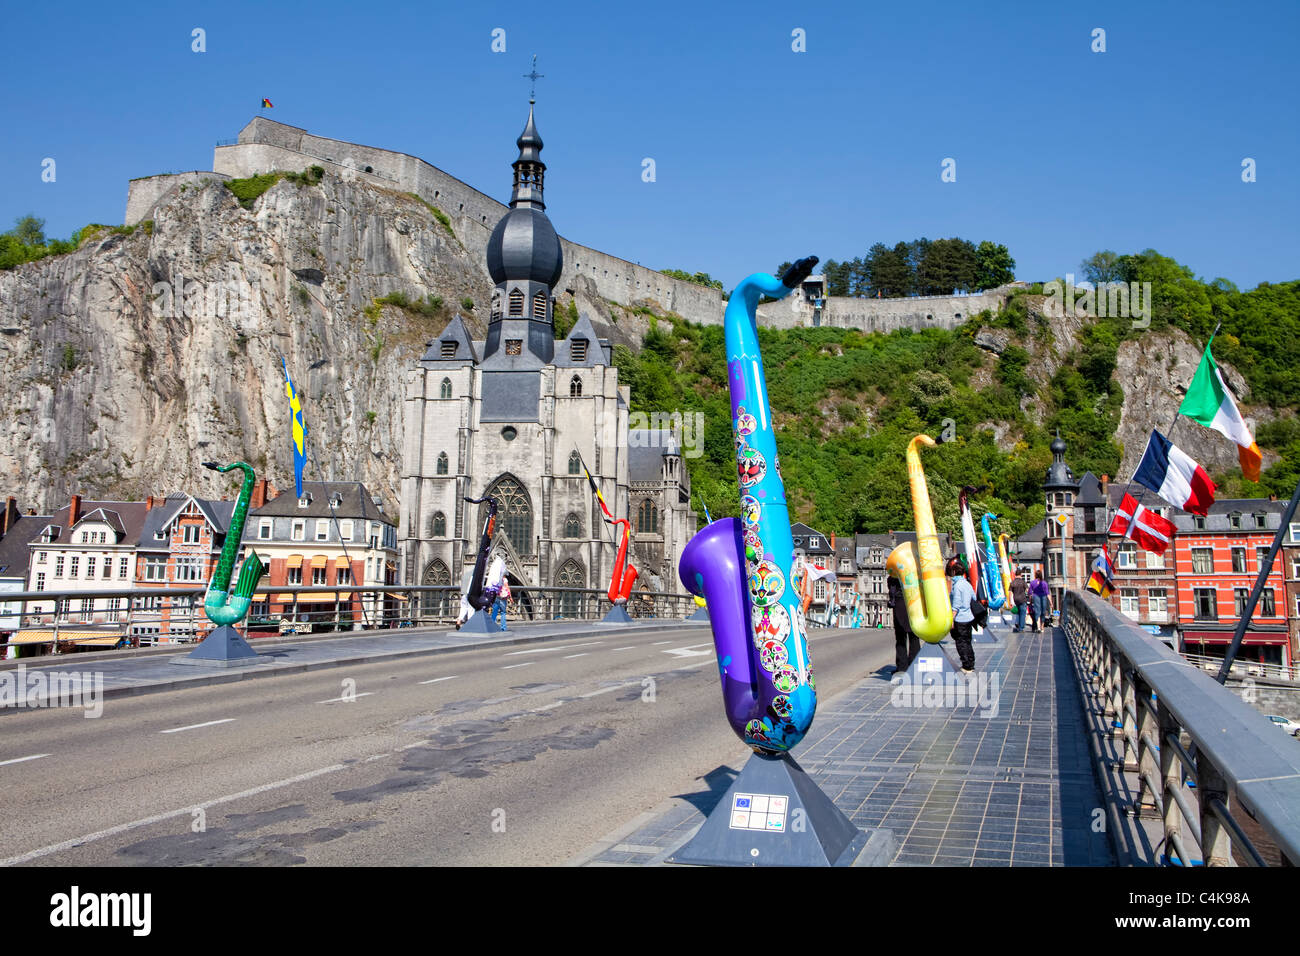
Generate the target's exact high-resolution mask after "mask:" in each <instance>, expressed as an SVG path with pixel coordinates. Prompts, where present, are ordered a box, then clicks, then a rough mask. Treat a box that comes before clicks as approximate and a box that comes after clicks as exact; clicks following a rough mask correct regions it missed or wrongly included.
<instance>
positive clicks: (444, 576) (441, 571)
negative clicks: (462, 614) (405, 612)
mask: <svg viewBox="0 0 1300 956" xmlns="http://www.w3.org/2000/svg"><path fill="white" fill-rule="evenodd" d="M421 583H423V584H425V585H428V586H430V587H444V588H445V587H450V586H451V572H450V571H449V570H447V565H445V564H443V563H442V562H441V561H440V560H438V559H437V558H435V559H434V560H432V561H430V562H429V564H428V566H427V567H426V568H425V569H424V579H423V581H422V582H421ZM420 607H421V610H422V611H423V612H424V616H426V617H447V616H449V615H450V613H451V608H452V594H451V592H450V591H421V592H420Z"/></svg>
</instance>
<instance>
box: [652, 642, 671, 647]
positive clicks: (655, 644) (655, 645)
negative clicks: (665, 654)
mask: <svg viewBox="0 0 1300 956" xmlns="http://www.w3.org/2000/svg"><path fill="white" fill-rule="evenodd" d="M671 643H672V641H655V642H654V643H653V644H651V645H650V646H651V647H658V646H659V645H660V644H671Z"/></svg>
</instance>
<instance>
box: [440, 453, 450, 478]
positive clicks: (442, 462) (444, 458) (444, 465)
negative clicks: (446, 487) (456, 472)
mask: <svg viewBox="0 0 1300 956" xmlns="http://www.w3.org/2000/svg"><path fill="white" fill-rule="evenodd" d="M449 464H450V462H449V461H448V460H447V453H446V452H445V451H444V452H439V453H438V474H440V475H445V474H447V466H448V465H449Z"/></svg>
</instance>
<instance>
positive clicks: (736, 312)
mask: <svg viewBox="0 0 1300 956" xmlns="http://www.w3.org/2000/svg"><path fill="white" fill-rule="evenodd" d="M816 264H817V257H816V256H810V257H808V258H807V259H800V260H799V261H798V262H796V263H795V264H794V265H793V266H791V267H790V268H789V270H787V272H786V273H785V275H784V276H782V277H781V278H780V279H777V278H776V277H775V276H772V275H769V274H767V273H765V272H756V273H754V274H753V275H751V276H749V277H747V278H745V279H744V280H742V281H741V283H740V284H739V285H738V286H736V288H735V291H733V292H732V293H731V299H730V301H729V302H728V303H727V311H726V313H725V314H724V316H723V326H724V329H725V331H726V341H727V346H726V347H727V369H728V374H729V383H730V389H731V418H732V429H733V432H734V435H735V440H736V466H737V472H738V476H739V484H740V512H741V517H740V518H738V519H737V518H719V519H718V520H717V521H714V522H712V523H710V524H709V525H707V526H706V527H705V528H704V529H703V530H701V531H700V532H699V533H698V534H696V535H695V537H693V538H692V539H691V540H690V541H689V542H688V543H687V545H686V547H685V548H684V549H683V551H682V558H681V562H680V564H679V571H680V574H681V579H682V584H683V585H684V586H685V588H686V590H688V591H690V592H691V593H692V594H694V595H696V596H697V597H703V598H704V599H705V601H706V602H707V604H708V607H709V625H710V627H711V628H712V630H713V643H714V647H715V649H716V651H717V655H718V669H719V671H720V672H721V678H722V699H723V704H724V707H725V709H726V712H727V720H728V722H729V723H730V724H731V727H732V729H733V730H734V731H735V732H736V734H737V735H738V736H739V737H740V739H741V740H743V741H744V742H745V744H746V745H748V746H749V747H751V748H753V749H754V750H755V751H756V752H758V753H761V754H768V755H779V754H782V753H785V752H787V751H789V750H790V749H791V748H792V747H794V746H795V745H796V744H797V743H799V741H800V740H802V739H803V736H804V734H806V733H807V732H808V728H809V727H810V726H812V720H813V714H814V713H815V712H816V710H817V693H816V682H815V679H814V677H813V669H812V661H811V659H810V658H809V656H808V639H807V623H806V621H805V619H804V612H803V608H802V607H801V606H800V602H799V595H798V593H797V592H796V590H795V588H794V586H793V585H792V584H791V582H790V571H791V563H792V561H793V557H794V539H793V537H792V536H791V534H790V514H789V508H788V506H787V504H786V500H785V485H784V484H783V482H782V481H781V461H780V458H779V457H778V455H777V448H776V433H775V430H774V428H773V422H772V410H771V408H770V406H769V405H768V400H767V380H766V379H765V378H764V376H763V359H762V356H761V354H760V353H759V349H758V325H757V321H756V317H755V313H756V309H757V307H758V300H759V297H760V296H764V295H768V296H772V297H773V298H776V299H780V298H783V297H785V296H787V295H789V294H790V292H791V290H792V289H794V288H796V287H797V286H798V285H799V283H801V282H802V281H803V280H804V279H806V278H807V277H808V276H809V275H810V274H811V273H812V270H813V267H814V266H815V265H816Z"/></svg>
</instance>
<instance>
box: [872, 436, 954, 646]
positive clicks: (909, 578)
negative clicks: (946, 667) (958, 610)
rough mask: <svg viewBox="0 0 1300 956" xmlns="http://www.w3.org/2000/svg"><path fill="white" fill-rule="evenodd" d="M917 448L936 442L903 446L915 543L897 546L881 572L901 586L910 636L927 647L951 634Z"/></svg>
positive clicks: (915, 441)
mask: <svg viewBox="0 0 1300 956" xmlns="http://www.w3.org/2000/svg"><path fill="white" fill-rule="evenodd" d="M918 444H921V445H937V444H938V442H936V441H935V440H934V439H933V438H931V437H930V436H929V435H917V436H916V437H915V438H913V439H912V440H911V441H910V442H908V443H907V480H908V484H909V485H910V486H911V489H912V512H913V514H914V515H915V517H916V543H915V544H912V543H904V544H900V545H899V546H898V547H896V548H895V549H894V550H893V551H891V552H889V558H888V559H887V560H886V561H885V569H886V570H887V571H888V572H889V574H890V575H891V576H892V577H894V578H895V579H896V580H897V581H898V583H899V584H901V585H902V586H903V598H904V600H906V601H907V618H908V622H909V623H910V624H911V626H912V633H913V634H915V635H916V636H917V637H919V638H920V639H921V640H923V641H925V642H927V643H929V644H938V643H939V642H940V641H942V640H943V639H944V637H945V636H946V635H947V634H948V632H949V631H950V630H952V604H951V602H949V600H948V582H947V580H946V579H945V577H944V573H943V552H942V551H941V550H940V548H939V536H938V535H937V534H936V533H935V530H934V512H933V511H931V509H930V491H929V489H928V488H926V485H925V471H924V470H923V469H922V468H921V454H920V452H919V451H918V450H917V445H918Z"/></svg>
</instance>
